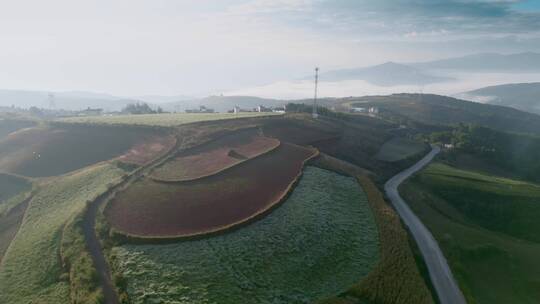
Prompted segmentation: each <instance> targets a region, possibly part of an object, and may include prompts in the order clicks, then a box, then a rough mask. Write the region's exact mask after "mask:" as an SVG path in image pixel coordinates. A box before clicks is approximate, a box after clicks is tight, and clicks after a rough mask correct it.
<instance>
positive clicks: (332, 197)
mask: <svg viewBox="0 0 540 304" xmlns="http://www.w3.org/2000/svg"><path fill="white" fill-rule="evenodd" d="M351 232H354V233H351ZM377 243H378V238H377V230H376V226H375V222H374V219H373V217H372V215H371V211H370V209H369V206H368V203H367V200H366V197H365V195H364V193H363V192H362V191H361V190H360V188H359V187H358V185H357V183H356V182H355V180H354V179H352V178H348V177H344V176H341V175H337V174H335V173H332V172H329V171H325V170H322V169H317V168H313V167H308V168H307V169H306V171H305V174H304V176H303V178H302V179H301V181H300V183H299V185H298V187H297V188H296V189H295V190H294V191H293V193H292V195H291V196H290V198H289V199H288V200H287V202H285V203H284V204H283V205H282V206H280V207H279V208H278V209H276V210H275V211H273V212H272V213H271V214H269V215H268V216H267V217H265V218H263V219H261V220H260V221H257V222H255V223H253V224H251V225H249V226H246V227H244V228H242V229H239V230H237V231H234V232H231V233H229V234H225V235H221V236H217V237H212V238H209V239H203V240H198V241H190V242H183V243H178V244H172V245H123V246H120V247H115V248H114V249H113V252H114V254H115V256H116V258H115V259H114V261H115V262H114V265H115V266H116V268H117V271H119V272H120V273H121V274H122V275H123V277H124V279H125V280H127V290H128V292H129V293H130V295H131V298H132V300H133V302H134V303H149V302H150V301H154V302H156V303H158V302H163V301H165V302H166V301H173V300H176V301H179V302H186V303H268V302H274V303H306V302H311V301H313V300H314V299H318V298H321V297H324V296H328V295H331V294H336V293H339V292H341V291H343V290H345V289H346V288H347V287H348V286H350V285H352V284H353V283H354V282H356V281H357V280H358V279H359V278H361V277H362V276H364V275H366V274H367V273H369V271H370V270H371V269H372V267H373V265H374V264H375V263H376V261H377V258H378V246H377Z"/></svg>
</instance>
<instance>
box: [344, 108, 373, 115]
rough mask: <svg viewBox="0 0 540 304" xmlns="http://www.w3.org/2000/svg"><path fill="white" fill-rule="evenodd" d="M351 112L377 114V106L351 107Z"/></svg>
mask: <svg viewBox="0 0 540 304" xmlns="http://www.w3.org/2000/svg"><path fill="white" fill-rule="evenodd" d="M350 111H351V113H366V114H373V115H377V114H379V108H377V107H353V108H351V110H350Z"/></svg>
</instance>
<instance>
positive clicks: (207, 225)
mask: <svg viewBox="0 0 540 304" xmlns="http://www.w3.org/2000/svg"><path fill="white" fill-rule="evenodd" d="M316 153H317V152H316V151H315V150H312V149H307V148H303V147H299V146H295V145H291V144H285V143H283V144H281V145H280V146H279V147H278V148H276V149H275V150H274V151H272V152H270V153H267V154H264V155H262V156H260V157H258V158H256V159H252V160H250V161H246V162H244V163H242V164H241V165H237V166H234V167H232V168H230V169H229V170H226V171H223V172H222V173H221V174H216V175H212V176H209V177H206V178H204V179H199V180H196V181H192V182H182V183H161V182H156V181H153V180H151V179H148V178H147V179H142V180H140V181H138V182H136V183H134V184H133V185H131V186H130V187H129V188H128V189H127V190H125V191H123V192H121V193H119V194H118V195H117V196H116V198H115V199H114V200H113V201H111V202H110V203H109V204H108V205H107V207H106V209H105V215H106V217H107V219H108V220H109V222H110V223H111V225H112V227H113V228H115V229H116V230H118V231H121V232H123V233H126V234H130V235H137V236H146V237H152V236H158V237H180V236H187V235H196V234H204V233H208V232H212V231H217V230H221V229H224V228H227V227H230V226H232V225H235V224H239V223H241V222H244V221H246V220H248V219H250V218H252V217H254V216H255V215H257V214H260V213H262V212H264V211H265V210H267V209H269V208H271V207H272V206H274V205H275V204H276V203H278V202H279V201H280V200H281V199H282V198H283V196H284V195H285V194H287V192H288V191H289V189H290V187H291V185H292V184H293V183H294V182H295V180H296V179H297V177H298V176H299V175H300V173H301V170H302V167H303V164H304V162H305V161H306V160H307V159H309V158H310V157H313V156H314V155H316Z"/></svg>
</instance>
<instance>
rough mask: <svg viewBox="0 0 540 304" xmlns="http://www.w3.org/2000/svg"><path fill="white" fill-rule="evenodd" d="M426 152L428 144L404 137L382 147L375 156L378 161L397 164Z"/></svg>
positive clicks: (392, 140) (393, 139) (390, 141)
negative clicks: (396, 162)
mask: <svg viewBox="0 0 540 304" xmlns="http://www.w3.org/2000/svg"><path fill="white" fill-rule="evenodd" d="M424 150H426V144H424V143H422V142H418V141H414V140H411V139H408V138H404V137H394V138H392V139H391V140H389V141H387V142H385V143H384V145H382V147H381V149H380V150H379V152H377V154H376V155H375V158H376V159H378V160H382V161H386V162H395V161H399V160H402V159H406V158H409V157H412V156H415V155H417V154H418V153H421V152H422V151H424Z"/></svg>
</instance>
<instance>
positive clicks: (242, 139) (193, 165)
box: [152, 129, 280, 181]
mask: <svg viewBox="0 0 540 304" xmlns="http://www.w3.org/2000/svg"><path fill="white" fill-rule="evenodd" d="M258 133H259V132H258V130H256V129H248V130H243V131H240V132H234V133H233V134H229V135H227V136H223V137H221V138H219V139H217V140H214V141H211V142H209V143H208V144H205V145H201V146H198V147H196V148H194V149H190V150H188V151H186V152H184V153H182V154H181V155H179V156H177V157H176V158H175V159H174V160H172V161H170V162H167V163H166V164H165V165H163V166H161V167H160V168H157V169H156V170H155V171H154V172H153V174H152V178H153V179H156V180H165V181H186V180H194V179H198V178H202V177H205V176H209V175H212V174H216V173H218V172H220V171H222V170H224V169H227V168H230V167H232V166H234V165H236V164H239V163H242V162H243V161H245V160H248V159H250V158H253V157H256V156H259V155H262V154H264V153H267V152H270V151H271V150H273V149H275V148H276V147H278V146H279V144H280V142H279V140H277V139H274V138H268V137H263V136H260V135H259V134H258Z"/></svg>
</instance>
